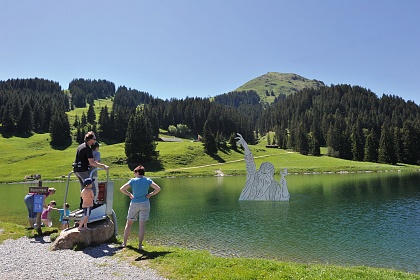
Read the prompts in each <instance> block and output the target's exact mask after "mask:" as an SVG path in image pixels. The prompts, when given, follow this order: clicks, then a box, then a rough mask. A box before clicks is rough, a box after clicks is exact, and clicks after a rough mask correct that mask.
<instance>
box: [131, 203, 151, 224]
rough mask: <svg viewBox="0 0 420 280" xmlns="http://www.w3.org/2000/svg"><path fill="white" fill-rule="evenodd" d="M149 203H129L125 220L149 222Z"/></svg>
mask: <svg viewBox="0 0 420 280" xmlns="http://www.w3.org/2000/svg"><path fill="white" fill-rule="evenodd" d="M149 213H150V202H149V201H144V202H131V203H130V207H129V208H128V215H127V220H129V221H137V220H139V221H147V220H149Z"/></svg>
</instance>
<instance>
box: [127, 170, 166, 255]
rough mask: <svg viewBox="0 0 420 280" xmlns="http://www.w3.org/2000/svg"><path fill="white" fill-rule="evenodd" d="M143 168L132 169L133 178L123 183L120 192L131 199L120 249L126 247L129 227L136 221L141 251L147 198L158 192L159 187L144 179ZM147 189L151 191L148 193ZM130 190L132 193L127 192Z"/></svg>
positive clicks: (147, 209) (147, 211) (148, 179)
mask: <svg viewBox="0 0 420 280" xmlns="http://www.w3.org/2000/svg"><path fill="white" fill-rule="evenodd" d="M144 172H145V170H144V167H143V166H142V165H139V166H137V167H136V168H134V176H135V177H134V178H132V179H130V180H129V181H128V182H127V183H125V184H124V185H123V186H122V187H121V188H120V191H121V192H122V193H123V194H125V195H128V196H129V197H130V199H131V202H130V207H129V208H128V215H127V223H126V224H125V229H124V242H123V243H122V244H121V247H122V248H124V247H125V246H126V245H127V240H128V236H129V235H130V231H131V226H132V225H133V222H134V221H136V220H137V219H138V220H139V250H142V249H143V247H142V243H143V238H144V228H145V225H146V221H147V220H149V213H150V202H149V198H150V197H152V196H154V195H156V194H157V193H158V192H160V187H159V186H158V185H157V184H156V183H155V182H153V181H152V179H150V178H147V177H144ZM149 187H152V188H153V191H152V192H151V193H149ZM129 188H131V191H132V193H130V192H129V191H128V189H129Z"/></svg>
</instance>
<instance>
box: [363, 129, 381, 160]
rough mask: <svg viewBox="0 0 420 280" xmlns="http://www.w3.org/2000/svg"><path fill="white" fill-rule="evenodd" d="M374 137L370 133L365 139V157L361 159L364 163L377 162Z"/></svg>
mask: <svg viewBox="0 0 420 280" xmlns="http://www.w3.org/2000/svg"><path fill="white" fill-rule="evenodd" d="M376 141H377V140H376V137H375V134H374V133H373V131H371V132H370V133H369V134H368V136H367V137H366V144H365V156H364V158H363V160H364V161H368V162H377V161H378V148H377V142H376Z"/></svg>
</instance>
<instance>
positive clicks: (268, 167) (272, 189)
mask: <svg viewBox="0 0 420 280" xmlns="http://www.w3.org/2000/svg"><path fill="white" fill-rule="evenodd" d="M237 135H238V137H236V138H235V139H236V140H238V144H240V145H241V146H242V147H243V149H244V158H245V162H246V171H247V175H246V183H245V187H244V188H243V190H242V192H241V195H240V197H239V200H266V201H289V198H290V194H289V191H288V189H287V182H286V179H285V176H286V175H287V169H284V170H282V171H281V172H280V175H281V179H280V184H279V182H277V181H275V180H274V173H275V170H274V165H273V164H272V163H270V162H263V163H262V164H261V166H260V169H259V170H257V168H256V166H255V162H254V156H253V155H252V153H251V150H250V149H249V147H248V144H247V143H246V141H245V140H244V138H243V137H242V135H241V134H239V133H237Z"/></svg>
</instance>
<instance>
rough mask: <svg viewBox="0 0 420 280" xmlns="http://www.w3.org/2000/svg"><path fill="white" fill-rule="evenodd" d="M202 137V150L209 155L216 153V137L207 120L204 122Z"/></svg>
mask: <svg viewBox="0 0 420 280" xmlns="http://www.w3.org/2000/svg"><path fill="white" fill-rule="evenodd" d="M203 138H204V152H205V153H207V154H209V155H213V154H217V144H216V137H215V136H214V134H213V132H212V131H211V128H210V125H209V123H208V122H207V121H206V122H205V123H204V129H203Z"/></svg>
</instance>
